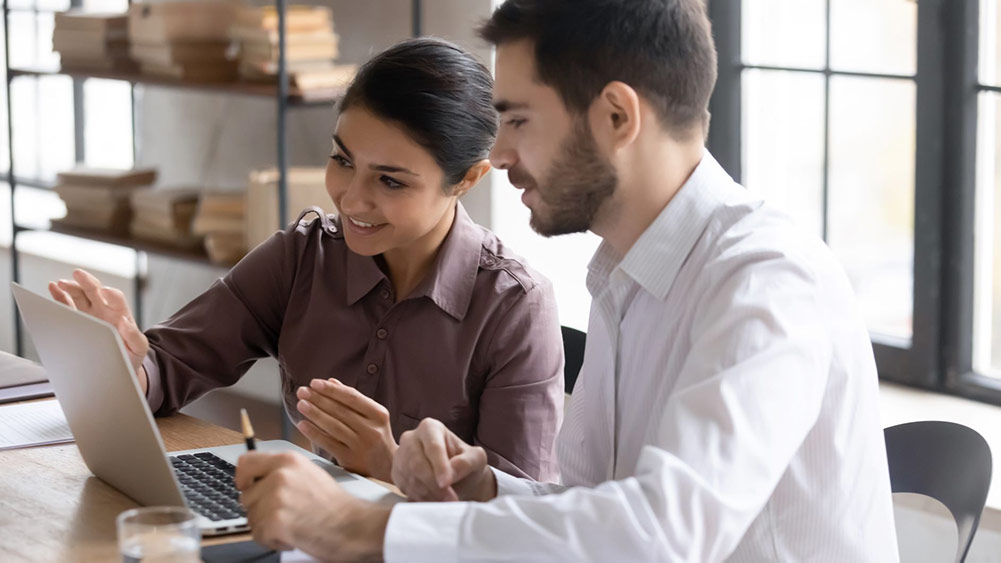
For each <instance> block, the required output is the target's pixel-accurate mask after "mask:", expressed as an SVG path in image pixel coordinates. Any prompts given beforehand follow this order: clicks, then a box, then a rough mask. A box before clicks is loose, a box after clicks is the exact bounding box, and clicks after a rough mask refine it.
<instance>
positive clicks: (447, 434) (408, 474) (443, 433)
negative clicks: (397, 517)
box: [393, 418, 497, 501]
mask: <svg viewBox="0 0 1001 563" xmlns="http://www.w3.org/2000/svg"><path fill="white" fill-rule="evenodd" d="M393 482H394V483H395V484H396V486H397V487H399V488H400V490H401V491H403V492H404V494H406V495H407V498H408V499H409V500H412V501H454V500H474V501H488V500H490V499H492V498H494V497H495V496H497V479H496V477H494V474H493V472H492V471H490V468H488V467H487V453H486V452H485V451H484V450H483V448H480V447H474V446H470V445H469V444H466V443H465V442H463V441H462V440H461V439H459V437H458V436H456V435H455V434H454V433H452V431H451V430H449V429H448V428H446V427H445V425H444V424H442V423H441V422H439V421H437V420H435V419H433V418H425V419H424V420H422V421H421V423H420V425H419V426H417V428H416V429H415V430H411V431H409V432H404V433H403V436H401V437H400V449H399V451H397V452H396V458H395V459H394V460H393Z"/></svg>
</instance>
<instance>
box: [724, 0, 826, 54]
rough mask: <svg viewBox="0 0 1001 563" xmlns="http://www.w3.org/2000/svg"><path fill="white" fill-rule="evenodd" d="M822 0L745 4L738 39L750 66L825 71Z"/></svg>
mask: <svg viewBox="0 0 1001 563" xmlns="http://www.w3.org/2000/svg"><path fill="white" fill-rule="evenodd" d="M825 9H826V8H825V2H824V0H744V2H743V4H741V19H742V20H743V22H742V23H741V29H742V31H741V35H742V42H743V44H742V46H741V51H742V53H743V57H744V62H745V63H746V64H751V65H767V66H784V67H795V68H812V69H821V68H824V41H825V39H826V38H825V35H826V33H827V32H826V30H825V28H824V23H825V20H826V15H825Z"/></svg>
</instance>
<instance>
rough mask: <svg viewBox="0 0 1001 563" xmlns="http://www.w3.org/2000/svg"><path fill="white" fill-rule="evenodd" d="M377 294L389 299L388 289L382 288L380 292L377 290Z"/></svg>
mask: <svg viewBox="0 0 1001 563" xmlns="http://www.w3.org/2000/svg"><path fill="white" fill-rule="evenodd" d="M379 295H381V296H382V298H383V299H389V290H388V289H384V290H382V291H381V292H379Z"/></svg>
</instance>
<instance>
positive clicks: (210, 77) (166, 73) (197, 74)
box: [139, 61, 237, 82]
mask: <svg viewBox="0 0 1001 563" xmlns="http://www.w3.org/2000/svg"><path fill="white" fill-rule="evenodd" d="M139 68H140V69H141V71H142V73H143V74H148V75H150V76H158V77H161V78H174V79H177V80H187V81H191V82H228V81H230V80H234V79H236V76H237V74H236V62H235V61H220V62H210V63H183V64H170V65H163V64H157V63H149V62H145V61H142V62H140V63H139Z"/></svg>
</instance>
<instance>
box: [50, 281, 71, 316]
mask: <svg viewBox="0 0 1001 563" xmlns="http://www.w3.org/2000/svg"><path fill="white" fill-rule="evenodd" d="M49 294H50V295H52V298H53V299H55V300H56V301H58V302H60V303H62V304H63V305H66V306H67V307H69V308H71V309H76V303H73V298H72V297H70V294H69V293H66V292H65V291H63V290H62V288H60V287H59V284H57V283H56V282H49Z"/></svg>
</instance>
